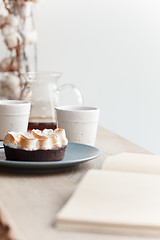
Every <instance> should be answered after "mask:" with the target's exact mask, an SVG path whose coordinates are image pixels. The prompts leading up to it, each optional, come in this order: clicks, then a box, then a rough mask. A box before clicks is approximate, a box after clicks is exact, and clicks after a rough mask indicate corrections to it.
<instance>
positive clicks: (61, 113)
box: [56, 105, 100, 146]
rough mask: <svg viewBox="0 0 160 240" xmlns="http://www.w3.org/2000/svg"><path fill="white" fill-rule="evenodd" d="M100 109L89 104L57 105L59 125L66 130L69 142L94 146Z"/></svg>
mask: <svg viewBox="0 0 160 240" xmlns="http://www.w3.org/2000/svg"><path fill="white" fill-rule="evenodd" d="M99 112H100V110H99V109H98V108H95V107H87V106H72V105H70V106H61V107H56V117H57V125H58V127H59V128H63V129H65V131H66V136H67V138H68V140H69V142H76V143H81V144H87V145H91V146H94V145H95V140H96V133H97V125H98V121H99Z"/></svg>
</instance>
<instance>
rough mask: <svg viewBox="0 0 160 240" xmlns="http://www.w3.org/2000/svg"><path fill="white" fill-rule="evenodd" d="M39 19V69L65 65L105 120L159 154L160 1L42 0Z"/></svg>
mask: <svg viewBox="0 0 160 240" xmlns="http://www.w3.org/2000/svg"><path fill="white" fill-rule="evenodd" d="M36 23H37V29H38V34H39V40H38V53H39V54H38V68H39V70H49V71H61V72H63V76H62V78H61V80H60V83H66V82H71V83H74V84H76V85H77V86H78V87H79V88H80V90H81V91H82V93H83V96H84V99H85V104H86V105H92V106H98V107H99V108H100V109H101V117H100V123H101V125H102V126H104V127H106V128H108V129H110V130H112V131H114V132H116V133H118V134H120V135H121V136H123V137H125V138H127V139H129V140H131V141H133V142H135V143H137V144H139V145H140V146H143V147H145V148H146V149H148V150H150V151H152V152H154V153H158V154H160V1H159V0H44V1H43V0H41V1H40V3H39V4H38V5H37V9H36ZM73 100H74V97H73ZM106 144H107V143H106Z"/></svg>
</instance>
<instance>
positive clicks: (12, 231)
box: [0, 203, 25, 240]
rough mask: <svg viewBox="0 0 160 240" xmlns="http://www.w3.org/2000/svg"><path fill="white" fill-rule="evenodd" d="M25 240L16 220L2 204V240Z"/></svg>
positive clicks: (0, 211)
mask: <svg viewBox="0 0 160 240" xmlns="http://www.w3.org/2000/svg"><path fill="white" fill-rule="evenodd" d="M24 239H25V238H24V237H23V236H22V234H21V233H20V232H19V230H18V229H17V226H16V224H15V223H14V219H11V218H10V215H9V213H8V211H7V209H6V208H5V206H4V205H3V204H2V203H0V240H24Z"/></svg>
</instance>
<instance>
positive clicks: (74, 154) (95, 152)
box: [0, 142, 100, 169]
mask: <svg viewBox="0 0 160 240" xmlns="http://www.w3.org/2000/svg"><path fill="white" fill-rule="evenodd" d="M1 146H2V142H0V147H1ZM98 156H100V151H99V149H97V148H95V147H92V146H88V145H85V144H79V143H68V146H67V148H66V152H65V157H64V159H63V160H61V161H53V162H26V161H25V162H23V161H9V160H5V154H4V149H3V148H2V149H1V148H0V167H9V168H39V169H40V168H41V169H42V168H44V169H47V168H50V169H51V168H64V167H71V166H76V165H78V164H80V163H83V162H86V161H89V160H91V159H94V158H96V157H98Z"/></svg>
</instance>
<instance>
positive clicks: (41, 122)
mask: <svg viewBox="0 0 160 240" xmlns="http://www.w3.org/2000/svg"><path fill="white" fill-rule="evenodd" d="M60 77H61V73H58V72H54V73H27V74H22V79H23V80H24V89H23V91H22V94H21V99H27V100H30V101H31V113H30V118H29V126H28V129H29V130H32V129H40V130H43V129H45V128H48V129H55V128H56V116H55V107H57V106H61V105H64V104H65V103H64V102H63V94H62V91H63V90H64V89H66V88H71V89H72V90H73V92H74V94H75V96H76V100H75V102H73V105H75V104H78V105H83V97H82V94H81V92H80V90H79V89H78V88H77V87H76V86H75V85H73V84H69V83H66V84H64V85H62V86H59V84H58V81H59V79H60Z"/></svg>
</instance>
